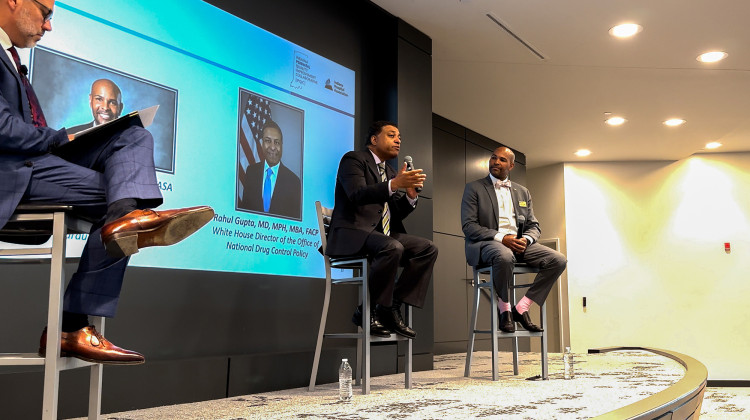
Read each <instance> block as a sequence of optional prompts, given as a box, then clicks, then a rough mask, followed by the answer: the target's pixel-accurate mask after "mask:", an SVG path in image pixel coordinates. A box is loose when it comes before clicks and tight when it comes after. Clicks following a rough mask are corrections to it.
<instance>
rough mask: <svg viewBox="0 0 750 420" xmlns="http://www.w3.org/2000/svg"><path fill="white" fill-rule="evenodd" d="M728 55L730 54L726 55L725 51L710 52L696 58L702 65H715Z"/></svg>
mask: <svg viewBox="0 0 750 420" xmlns="http://www.w3.org/2000/svg"><path fill="white" fill-rule="evenodd" d="M727 55H729V54H727V53H725V52H724V51H709V52H707V53H703V54H701V55H699V56H698V57H696V60H698V61H700V62H702V63H715V62H717V61H721V60H723V59H725V58H727Z"/></svg>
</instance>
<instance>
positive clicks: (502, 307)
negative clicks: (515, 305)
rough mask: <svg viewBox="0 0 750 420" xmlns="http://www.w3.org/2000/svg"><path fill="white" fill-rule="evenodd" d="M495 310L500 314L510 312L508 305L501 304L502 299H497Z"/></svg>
mask: <svg viewBox="0 0 750 420" xmlns="http://www.w3.org/2000/svg"><path fill="white" fill-rule="evenodd" d="M497 308H498V309H499V310H500V313H503V312H510V303H508V302H503V300H502V299H500V298H497Z"/></svg>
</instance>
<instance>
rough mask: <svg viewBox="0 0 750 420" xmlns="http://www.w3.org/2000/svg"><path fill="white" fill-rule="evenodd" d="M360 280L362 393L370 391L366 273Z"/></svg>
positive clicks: (368, 299)
mask: <svg viewBox="0 0 750 420" xmlns="http://www.w3.org/2000/svg"><path fill="white" fill-rule="evenodd" d="M363 277H364V279H363V280H362V340H360V342H361V343H362V394H364V395H367V394H369V393H370V290H369V289H368V285H367V273H366V272H365V273H364V276H363Z"/></svg>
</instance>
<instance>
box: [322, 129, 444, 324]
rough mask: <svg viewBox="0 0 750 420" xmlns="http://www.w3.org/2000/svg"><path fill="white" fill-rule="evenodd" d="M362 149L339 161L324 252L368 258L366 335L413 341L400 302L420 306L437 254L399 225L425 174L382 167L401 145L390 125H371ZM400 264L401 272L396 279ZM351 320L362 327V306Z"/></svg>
mask: <svg viewBox="0 0 750 420" xmlns="http://www.w3.org/2000/svg"><path fill="white" fill-rule="evenodd" d="M365 145H366V147H367V148H366V150H364V151H352V152H348V153H346V154H345V155H344V156H343V157H342V158H341V162H340V164H339V169H338V175H337V176H336V203H335V206H334V209H333V216H332V217H331V226H330V231H329V233H328V246H327V248H326V253H327V254H328V255H330V256H332V257H343V256H349V255H357V254H366V255H367V256H368V257H369V260H370V273H369V278H368V281H369V288H370V297H371V301H372V303H373V304H374V305H372V306H371V307H373V311H372V313H371V318H370V334H372V335H377V336H388V335H390V333H391V331H392V332H395V333H396V334H399V335H402V336H404V337H408V338H414V337H415V336H416V332H415V331H414V330H412V329H411V328H410V327H408V326H407V325H406V324H405V323H404V321H403V317H402V315H401V304H402V303H405V304H407V305H412V306H416V307H418V308H419V307H422V305H423V304H424V299H425V296H426V294H427V287H428V286H429V283H430V278H431V277H432V268H433V266H434V265H435V260H436V259H437V253H438V251H437V247H435V245H434V244H433V243H432V242H431V241H429V240H427V239H424V238H420V237H417V236H413V235H409V234H407V233H406V230H405V229H404V225H403V222H402V221H403V219H404V218H405V217H406V216H407V215H409V213H411V212H412V211H413V210H414V208H415V207H416V205H417V198H418V195H417V188H422V187H423V185H424V180H425V179H426V177H427V176H426V175H425V174H423V173H422V170H421V169H417V170H407V169H406V163H404V164H403V165H402V166H401V169H399V170H398V172H396V171H395V170H394V169H392V168H391V167H390V166H389V165H388V164H387V163H386V161H387V160H389V159H394V158H396V157H398V152H399V150H400V147H401V134H400V132H399V130H398V127H397V126H396V124H395V123H393V122H389V121H377V122H375V123H373V124H372V126H370V129H369V132H368V135H367V139H366V142H365ZM402 188H403V189H405V191H406V193H405V194H404V193H401V192H400V191H399V189H402ZM399 266H403V267H404V269H403V271H402V273H401V275H400V276H399V278H398V281H396V274H397V271H398V268H399ZM352 321H353V322H354V323H355V324H357V325H358V326H361V324H362V313H361V308H358V309H357V310H356V311H355V313H354V316H353V318H352Z"/></svg>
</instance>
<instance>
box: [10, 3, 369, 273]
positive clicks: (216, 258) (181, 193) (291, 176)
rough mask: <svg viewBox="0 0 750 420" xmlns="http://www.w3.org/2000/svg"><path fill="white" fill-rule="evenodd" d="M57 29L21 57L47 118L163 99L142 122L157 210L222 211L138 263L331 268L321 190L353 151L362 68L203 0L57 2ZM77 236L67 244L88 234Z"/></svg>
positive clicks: (76, 248) (326, 199)
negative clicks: (318, 204) (319, 207)
mask: <svg viewBox="0 0 750 420" xmlns="http://www.w3.org/2000/svg"><path fill="white" fill-rule="evenodd" d="M146 8H147V9H149V11H150V13H149V14H148V15H146V16H144V14H143V13H142V12H141V11H142V10H144V9H146ZM157 16H158V17H159V19H157V18H156V17H157ZM55 29H56V30H55V31H54V32H51V33H49V34H47V36H45V37H44V39H43V40H42V42H41V43H40V45H39V46H38V47H37V48H35V49H33V50H31V52H29V50H24V51H23V53H24V54H23V55H22V61H24V62H25V63H26V64H28V66H29V70H30V79H31V83H32V85H33V86H34V88H35V90H36V91H37V92H38V93H39V94H38V96H39V99H40V102H41V103H42V106H43V107H44V110H45V114H46V115H47V120H48V123H49V125H50V126H52V127H55V128H59V127H67V129H68V132H69V133H73V132H78V131H81V130H84V129H87V128H89V127H93V126H95V125H99V124H103V123H107V122H109V121H112V120H114V119H116V118H118V117H121V116H124V115H127V114H128V113H130V112H133V111H137V110H142V109H145V108H148V107H151V106H153V105H159V108H158V111H157V113H156V115H155V118H154V120H153V123H152V124H151V125H149V126H148V127H147V129H148V130H149V131H150V132H151V133H152V134H153V136H154V143H155V144H154V146H155V147H154V162H155V164H156V167H157V177H158V181H159V186H160V189H161V191H162V194H163V196H164V204H163V205H162V206H161V207H162V208H179V207H189V206H195V205H210V206H211V207H213V208H214V210H215V212H216V215H215V217H214V219H213V220H212V221H211V222H209V224H208V225H207V226H205V227H204V228H203V229H201V230H200V231H199V232H197V233H196V234H195V235H193V236H191V237H190V238H188V239H187V240H185V241H183V242H181V243H179V244H177V245H175V246H170V247H164V248H149V249H145V250H143V251H141V252H139V253H137V254H135V255H134V256H133V257H132V259H131V262H130V265H132V266H140V267H155V268H170V269H194V270H208V271H226V272H240V273H258V274H277V275H285V276H303V277H322V276H323V272H324V270H323V260H322V256H321V255H320V253H319V252H318V250H317V249H318V247H319V246H320V237H319V233H318V224H317V218H316V213H315V201H316V200H320V201H322V202H323V203H324V205H326V206H332V205H333V196H334V187H335V182H336V170H337V168H338V162H339V159H340V158H341V156H342V155H343V154H344V153H346V152H347V151H349V150H352V149H353V148H354V109H355V98H354V93H355V73H354V71H352V70H350V69H348V68H346V67H343V66H341V65H339V64H337V63H335V62H333V61H331V60H329V59H327V58H325V57H322V56H320V55H318V54H316V53H315V52H312V51H309V50H306V49H304V48H302V47H300V46H298V45H295V44H293V43H290V42H288V41H286V40H284V39H283V38H280V37H278V36H276V35H274V34H272V33H270V32H267V31H265V30H263V29H260V28H258V27H256V26H254V25H252V24H250V23H248V22H246V21H243V20H241V19H239V18H237V17H235V16H233V15H231V14H228V13H226V12H224V11H222V10H220V9H218V8H216V7H214V6H211V5H209V4H207V3H205V2H203V1H200V0H179V1H178V0H165V1H159V2H152V1H148V0H131V1H127V2H99V1H91V0H66V1H58V2H56V4H55ZM93 34H95V35H96V36H95V37H93V36H92V35H93ZM226 34H232V36H231V37H228V36H226ZM94 38H95V39H94ZM157 210H158V209H157ZM72 239H73V241H72V242H71V244H70V245H69V255H75V254H76V253H80V251H81V249H82V245H83V243H84V240H85V239H86V235H76V236H74V237H72Z"/></svg>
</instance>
